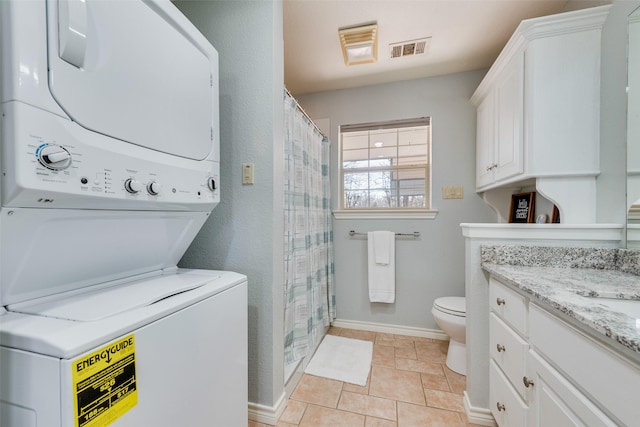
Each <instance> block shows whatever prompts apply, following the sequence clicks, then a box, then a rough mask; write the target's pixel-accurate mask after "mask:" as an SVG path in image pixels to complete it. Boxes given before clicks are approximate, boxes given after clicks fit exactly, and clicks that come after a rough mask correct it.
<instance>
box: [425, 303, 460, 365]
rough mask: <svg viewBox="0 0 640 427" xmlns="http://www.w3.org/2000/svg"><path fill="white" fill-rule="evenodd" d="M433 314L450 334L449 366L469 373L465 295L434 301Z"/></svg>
mask: <svg viewBox="0 0 640 427" xmlns="http://www.w3.org/2000/svg"><path fill="white" fill-rule="evenodd" d="M431 314H433V318H434V319H435V321H436V323H437V324H438V326H439V327H440V329H442V330H443V331H444V333H446V334H447V335H449V350H447V361H446V363H447V366H448V367H449V369H451V370H452V371H454V372H457V373H459V374H462V375H467V344H466V342H467V327H466V305H465V298H464V297H442V298H438V299H436V300H435V301H434V302H433V307H432V309H431Z"/></svg>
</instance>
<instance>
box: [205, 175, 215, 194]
mask: <svg viewBox="0 0 640 427" xmlns="http://www.w3.org/2000/svg"><path fill="white" fill-rule="evenodd" d="M207 187H209V190H211V191H213V190H215V189H216V180H215V179H213V177H212V176H210V177H209V178H207Z"/></svg>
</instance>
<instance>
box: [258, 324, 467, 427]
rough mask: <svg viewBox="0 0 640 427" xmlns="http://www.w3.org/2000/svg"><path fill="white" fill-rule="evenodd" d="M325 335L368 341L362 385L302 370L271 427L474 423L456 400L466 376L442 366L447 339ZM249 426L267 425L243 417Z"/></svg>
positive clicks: (343, 331) (458, 425) (355, 333)
mask: <svg viewBox="0 0 640 427" xmlns="http://www.w3.org/2000/svg"><path fill="white" fill-rule="evenodd" d="M329 333H330V334H334V335H340V336H343V337H347V338H355V339H361V340H368V341H373V343H374V344H373V360H372V361H371V372H370V374H369V378H368V380H367V384H366V385H365V386H364V387H360V386H356V385H353V384H348V383H343V382H341V381H336V380H331V379H327V378H320V377H315V376H312V375H307V374H305V375H304V376H303V377H302V379H301V380H300V383H299V384H298V386H297V387H296V389H295V390H294V391H293V393H292V394H291V397H290V399H289V403H288V405H287V408H286V409H285V411H284V412H283V413H282V416H281V417H280V419H279V420H278V423H277V424H276V426H277V427H325V426H326V427H341V426H344V427H421V426H429V427H438V426H447V427H449V426H455V427H468V426H476V424H471V423H469V422H468V421H467V417H466V415H465V414H464V408H463V404H462V393H463V392H464V390H465V387H466V377H465V376H463V375H459V374H457V373H455V372H453V371H451V370H450V369H449V368H447V367H446V365H445V364H444V361H445V357H446V354H447V344H448V343H447V342H446V341H439V340H432V339H429V338H417V337H408V336H400V335H392V334H382V333H376V332H368V331H357V330H353V329H341V328H331V329H330V330H329ZM249 427H269V426H268V425H266V424H262V423H258V422H255V421H249Z"/></svg>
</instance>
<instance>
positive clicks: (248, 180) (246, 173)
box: [242, 163, 253, 185]
mask: <svg viewBox="0 0 640 427" xmlns="http://www.w3.org/2000/svg"><path fill="white" fill-rule="evenodd" d="M242 184H243V185H245V184H253V163H243V164H242Z"/></svg>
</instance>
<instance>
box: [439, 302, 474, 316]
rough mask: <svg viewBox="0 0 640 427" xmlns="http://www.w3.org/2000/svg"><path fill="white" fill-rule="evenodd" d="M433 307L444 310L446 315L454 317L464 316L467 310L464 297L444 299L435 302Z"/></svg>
mask: <svg viewBox="0 0 640 427" xmlns="http://www.w3.org/2000/svg"><path fill="white" fill-rule="evenodd" d="M433 305H434V306H436V307H437V308H438V310H442V311H444V312H445V313H449V314H453V315H454V316H464V315H465V314H466V311H467V308H466V304H465V298H464V297H442V298H438V299H436V300H435V301H434V302H433Z"/></svg>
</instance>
